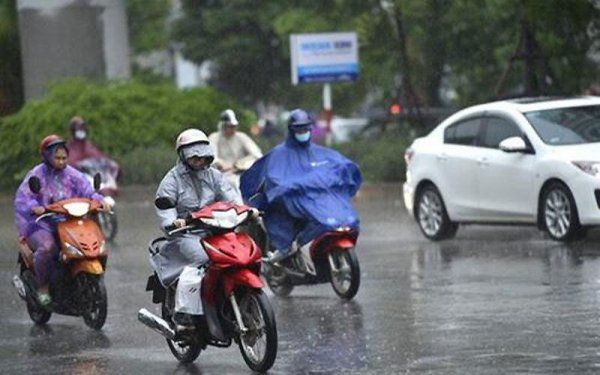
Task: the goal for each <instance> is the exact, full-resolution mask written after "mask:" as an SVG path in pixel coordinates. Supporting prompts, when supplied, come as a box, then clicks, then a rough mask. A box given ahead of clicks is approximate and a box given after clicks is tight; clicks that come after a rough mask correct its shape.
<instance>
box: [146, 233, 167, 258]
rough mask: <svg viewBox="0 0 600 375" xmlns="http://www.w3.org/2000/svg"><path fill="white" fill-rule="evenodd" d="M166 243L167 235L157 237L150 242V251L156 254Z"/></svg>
mask: <svg viewBox="0 0 600 375" xmlns="http://www.w3.org/2000/svg"><path fill="white" fill-rule="evenodd" d="M166 243H167V238H166V237H158V238H155V239H153V240H152V241H151V242H150V245H148V252H149V253H150V255H156V254H158V253H160V250H161V249H162V248H163V246H165V244H166Z"/></svg>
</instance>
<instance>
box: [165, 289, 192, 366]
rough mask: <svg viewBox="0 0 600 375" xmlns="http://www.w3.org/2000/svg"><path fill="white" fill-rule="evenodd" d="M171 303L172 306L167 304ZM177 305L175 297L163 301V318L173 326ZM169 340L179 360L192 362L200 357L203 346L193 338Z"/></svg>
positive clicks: (170, 347)
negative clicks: (174, 311) (174, 310)
mask: <svg viewBox="0 0 600 375" xmlns="http://www.w3.org/2000/svg"><path fill="white" fill-rule="evenodd" d="M169 303H170V308H169V307H168V306H167V305H166V304H169ZM174 307H175V302H174V300H173V298H166V299H165V301H163V303H162V318H163V319H164V320H165V321H167V322H168V323H169V324H170V325H171V327H172V328H174V324H172V314H173V313H172V312H173V309H174ZM166 340H167V345H168V346H169V350H171V353H172V354H173V356H174V357H175V358H177V360H178V361H179V362H181V363H192V362H194V361H195V360H196V358H198V356H199V355H200V352H201V351H202V346H201V345H200V344H199V343H198V342H197V341H196V340H193V339H190V340H187V341H175V340H170V339H166Z"/></svg>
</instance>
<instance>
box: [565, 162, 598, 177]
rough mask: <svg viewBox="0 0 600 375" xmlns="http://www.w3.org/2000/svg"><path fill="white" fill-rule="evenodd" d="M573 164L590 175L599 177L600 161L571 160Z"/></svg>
mask: <svg viewBox="0 0 600 375" xmlns="http://www.w3.org/2000/svg"><path fill="white" fill-rule="evenodd" d="M571 163H573V165H574V166H576V167H577V168H579V169H581V170H582V171H583V172H585V173H587V174H589V175H590V176H594V177H600V162H597V161H573V162H571Z"/></svg>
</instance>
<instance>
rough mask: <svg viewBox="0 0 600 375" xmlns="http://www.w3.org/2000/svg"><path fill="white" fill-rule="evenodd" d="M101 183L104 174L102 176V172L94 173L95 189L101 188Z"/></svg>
mask: <svg viewBox="0 0 600 375" xmlns="http://www.w3.org/2000/svg"><path fill="white" fill-rule="evenodd" d="M100 185H102V176H100V173H96V174H95V175H94V190H96V191H98V190H100Z"/></svg>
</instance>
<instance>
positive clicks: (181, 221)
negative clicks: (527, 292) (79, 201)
mask: <svg viewBox="0 0 600 375" xmlns="http://www.w3.org/2000/svg"><path fill="white" fill-rule="evenodd" d="M175 149H176V151H177V155H178V156H179V160H178V162H177V164H176V165H175V166H174V167H173V168H172V169H171V170H170V171H169V172H167V174H166V175H165V177H164V178H163V179H162V181H161V183H160V185H159V187H158V190H157V192H156V198H157V199H158V198H167V199H168V200H169V201H171V202H172V203H173V205H174V207H173V208H169V209H159V208H156V213H157V215H158V217H159V219H160V226H161V229H163V230H165V231H166V229H165V228H166V227H169V226H174V227H177V228H180V227H183V226H185V218H186V217H187V216H188V214H190V213H191V212H194V211H196V210H198V209H200V208H202V207H204V206H206V205H208V204H211V203H214V202H217V201H229V202H234V203H242V199H241V197H240V195H239V194H238V193H237V192H236V191H235V190H234V189H233V188H232V187H231V185H230V184H229V183H228V182H227V180H226V179H225V178H224V177H223V174H222V173H221V172H219V171H218V170H217V169H216V168H213V167H211V164H212V162H213V160H214V158H215V155H214V151H213V149H212V147H211V145H210V143H209V141H208V137H207V136H206V134H204V132H203V131H201V130H198V129H187V130H185V131H183V132H182V133H181V134H179V136H178V137H177V141H176V142H175ZM205 235H206V233H205V232H203V231H199V232H194V233H184V232H180V233H177V234H174V235H171V236H168V241H167V243H166V245H165V246H164V247H162V248H161V250H160V252H159V253H158V254H156V255H154V256H152V259H151V262H152V263H153V266H154V267H153V268H154V269H155V270H157V274H158V277H159V279H160V281H161V283H162V284H163V285H164V286H168V285H170V284H172V283H173V282H174V281H175V280H176V279H177V277H178V276H179V274H180V273H181V271H182V270H183V268H184V267H185V266H188V265H190V266H200V265H202V264H204V263H206V261H207V260H208V257H207V255H206V253H205V252H204V249H203V247H202V245H201V243H200V239H201V238H202V237H204V236H205ZM178 316H179V319H181V321H179V322H176V323H178V324H183V325H187V324H188V322H187V321H186V319H187V318H186V317H185V316H184V315H181V314H176V319H178V318H177V317H178Z"/></svg>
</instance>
